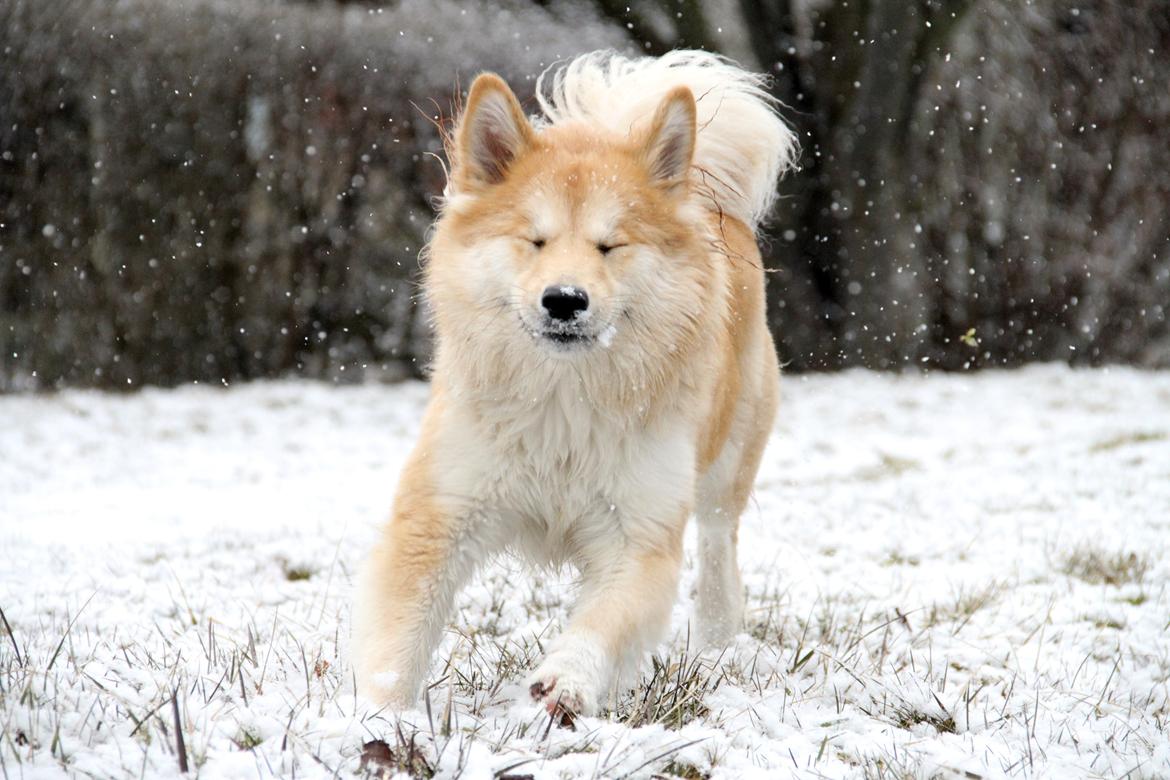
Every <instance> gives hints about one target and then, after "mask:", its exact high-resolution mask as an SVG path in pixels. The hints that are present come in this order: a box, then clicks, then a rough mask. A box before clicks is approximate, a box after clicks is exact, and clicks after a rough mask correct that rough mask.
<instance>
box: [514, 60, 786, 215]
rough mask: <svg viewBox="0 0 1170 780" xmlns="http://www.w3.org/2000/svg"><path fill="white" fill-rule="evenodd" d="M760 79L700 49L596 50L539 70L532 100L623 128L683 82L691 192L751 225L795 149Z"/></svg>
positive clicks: (553, 119)
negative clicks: (691, 104) (650, 53)
mask: <svg viewBox="0 0 1170 780" xmlns="http://www.w3.org/2000/svg"><path fill="white" fill-rule="evenodd" d="M764 84H765V77H764V76H761V75H758V74H755V73H749V72H747V71H745V70H743V69H741V68H739V67H737V66H736V65H734V64H733V63H732V62H731V61H729V60H728V59H726V58H724V57H720V56H719V55H716V54H711V53H709V52H704V51H672V52H670V53H668V54H666V55H664V56H662V57H642V58H633V59H631V58H628V57H625V56H622V55H620V54H617V53H616V52H612V51H598V52H593V53H591V54H585V55H582V56H580V57H577V58H576V59H574V60H572V61H571V62H569V63H568V64H565V65H561V66H554V67H553V68H550V69H549V70H546V71H545V72H544V73H543V74H542V75H541V77H540V80H539V81H538V82H537V99H538V100H539V101H540V107H541V109H542V110H543V112H544V115H545V117H546V118H547V120H548V121H549V122H550V123H552V124H560V123H562V122H582V123H585V124H589V125H593V126H595V127H603V128H605V129H607V130H610V131H613V132H617V133H623V134H624V133H628V132H629V131H630V130H631V129H632V128H634V127H637V126H640V125H642V124H644V123H646V122H648V121H649V120H650V118H651V117H653V116H654V111H655V109H656V108H657V107H658V104H659V102H660V101H661V100H662V98H663V97H664V96H665V95H666V94H667V93H668V92H669V91H670V90H671V89H673V88H675V87H679V86H685V87H688V88H689V89H690V90H691V92H692V93H693V94H694V96H695V101H696V107H697V109H698V135H697V136H696V142H695V156H694V165H693V167H692V169H691V177H692V179H693V180H694V182H695V191H696V193H697V194H698V195H699V196H700V197H702V198H704V199H705V200H706V201H707V205H708V206H711V205H712V204H711V201H714V208H717V209H720V210H722V211H723V212H724V213H726V214H730V215H732V216H735V217H737V218H739V219H741V220H743V221H744V222H746V223H747V224H748V225H750V226H751V227H753V228H754V227H755V226H756V225H757V224H759V222H760V220H761V219H763V218H764V216H765V215H766V214H767V212H768V209H769V208H770V207H771V206H772V202H773V201H774V200H775V198H776V179H777V178H778V177H779V176H780V175H781V174H782V173H783V172H784V171H785V170H787V169H788V168H789V167H791V165H792V163H793V161H794V159H795V157H796V148H797V147H796V136H795V134H794V133H793V132H792V131H791V130H790V129H789V128H788V127H787V125H785V124H784V121H783V120H782V119H781V118H780V117H779V116H778V115H777V113H776V105H777V103H776V100H775V99H774V98H773V97H772V96H771V95H769V94H768V92H767V91H765V89H764Z"/></svg>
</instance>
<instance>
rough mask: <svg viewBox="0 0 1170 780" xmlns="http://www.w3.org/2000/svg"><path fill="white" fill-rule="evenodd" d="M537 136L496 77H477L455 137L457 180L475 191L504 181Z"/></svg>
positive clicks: (506, 86) (501, 80)
mask: <svg viewBox="0 0 1170 780" xmlns="http://www.w3.org/2000/svg"><path fill="white" fill-rule="evenodd" d="M535 138H536V132H535V131H534V130H533V129H532V125H530V124H529V123H528V120H527V119H526V118H525V117H524V110H523V109H521V108H520V101H518V100H516V96H515V95H514V94H512V90H511V89H509V88H508V85H507V84H506V83H504V80H503V79H501V78H500V77H499V76H497V75H495V74H494V73H483V74H480V75H479V76H477V77H476V79H475V81H473V82H472V84H471V91H470V92H469V93H468V95H467V108H466V109H465V110H464V111H463V116H462V118H461V119H460V120H459V129H458V131H456V136H455V156H456V159H455V161H454V162H455V179H456V182H457V183H458V186H459V187H460V189H468V190H475V189H478V188H481V187H484V186H487V185H491V184H498V183H499V182H501V181H503V179H504V176H505V175H506V174H507V172H508V166H510V165H511V164H512V162H513V161H514V160H515V159H516V158H517V157H519V156H520V155H521V154H522V153H523V152H524V150H525V149H527V148H528V147H529V146H531V145H532V143H533V142H534V140H535Z"/></svg>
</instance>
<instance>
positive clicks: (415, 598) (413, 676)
mask: <svg viewBox="0 0 1170 780" xmlns="http://www.w3.org/2000/svg"><path fill="white" fill-rule="evenodd" d="M432 496H433V492H432V491H430V490H428V489H427V488H426V487H425V484H419V483H418V482H415V483H413V484H412V482H411V480H410V479H409V475H408V478H407V479H404V481H403V485H402V487H401V488H400V492H399V495H398V497H397V499H396V501H395V509H394V515H393V518H392V519H391V521H390V524H389V525H388V526H387V527H386V530H385V532H384V534H383V536H382V539H381V540H380V542H379V543H378V545H377V546H376V547H375V548H374V550H373V551H372V552H371V554H370V557H369V559H368V560H367V561H366V564H365V569H364V571H363V573H362V576H361V581H360V584H359V591H358V599H357V604H356V606H355V610H354V632H353V639H354V669H355V673H356V676H357V685H358V691H359V692H360V693H362V694H363V695H364V696H365V697H366V698H368V699H370V700H371V701H373V702H376V703H378V704H380V705H391V706H398V707H404V706H409V705H410V704H412V703H414V701H415V699H416V698H417V696H418V690H419V685H420V683H421V682H422V681H423V678H424V677H425V675H426V673H427V669H428V668H429V666H430V661H431V655H432V653H433V652H434V649H435V645H436V644H437V643H438V641H439V638H440V636H441V635H442V631H443V628H444V626H446V624H447V621H448V619H449V617H450V614H451V610H452V607H453V605H454V602H455V597H456V595H458V593H459V590H460V589H461V588H462V586H463V585H464V583H466V581H467V580H468V578H469V577H470V576H471V574H472V572H473V571H474V569H475V565H476V564H477V563H478V562H479V560H480V558H481V557H482V556H481V554H480V553H481V548H482V545H481V544H480V543H479V542H478V541H477V540H476V539H475V538H474V536H473V534H472V530H473V529H474V525H473V523H472V520H473V518H472V517H471V516H469V515H466V516H465V515H461V514H460V513H458V512H455V511H452V510H451V509H450V508H444V507H443V506H441V505H440V503H439V502H437V501H436V500H435V499H434V498H433V497H432Z"/></svg>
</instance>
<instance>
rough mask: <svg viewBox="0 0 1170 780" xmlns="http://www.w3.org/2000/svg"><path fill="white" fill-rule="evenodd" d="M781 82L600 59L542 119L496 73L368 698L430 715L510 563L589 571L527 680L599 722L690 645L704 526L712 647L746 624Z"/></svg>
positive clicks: (361, 633) (780, 158)
mask: <svg viewBox="0 0 1170 780" xmlns="http://www.w3.org/2000/svg"><path fill="white" fill-rule="evenodd" d="M550 79H551V81H550ZM761 82H762V78H761V77H759V76H756V75H753V74H750V73H747V72H745V71H743V70H740V69H739V68H737V67H735V66H734V65H732V64H731V63H729V62H728V61H726V60H724V59H721V58H719V57H717V56H715V55H712V54H707V53H703V52H696V51H680V52H673V53H671V54H669V55H667V56H665V57H662V58H658V59H654V58H645V59H627V58H624V57H622V56H619V55H616V54H613V53H608V52H600V53H595V54H590V55H586V56H584V57H580V58H578V59H576V60H574V61H572V62H571V63H569V64H568V65H566V66H563V67H562V68H560V69H559V70H558V71H556V72H555V73H552V74H551V76H550V75H549V74H546V76H544V77H542V82H541V83H540V84H538V89H537V91H538V100H539V102H540V107H541V110H542V114H543V116H542V117H540V118H538V119H534V120H532V121H530V120H529V119H528V118H526V117H525V115H524V112H523V110H522V109H521V107H520V104H519V103H518V102H517V100H516V97H515V96H514V95H513V93H512V92H511V90H510V89H509V88H508V86H507V85H506V84H505V83H504V82H503V81H502V80H501V79H500V78H499V77H497V76H495V75H492V74H483V75H480V76H479V77H478V78H476V79H475V82H474V83H473V84H472V86H471V90H470V93H469V95H468V99H467V103H466V107H465V109H464V111H463V112H462V115H461V117H460V118H459V121H458V123H457V127H456V130H455V133H454V135H453V138H452V141H451V144H450V148H449V149H448V152H449V157H450V160H451V164H452V170H451V176H450V182H449V185H448V191H447V193H446V198H445V201H444V203H443V206H442V209H441V215H440V217H439V220H438V222H437V224H436V225H435V228H434V234H433V238H432V239H431V241H430V244H429V247H428V250H427V258H426V263H425V273H426V278H425V290H426V295H427V299H428V302H429V304H430V307H431V310H432V312H433V317H434V325H435V330H436V334H437V347H436V356H435V363H434V376H433V382H432V394H431V400H430V404H429V406H428V408H427V411H426V415H425V418H424V420H423V423H422V431H421V435H420V437H419V441H418V443H417V445H416V446H415V449H414V452H413V454H412V455H411V456H410V459H409V460H408V462H407V465H406V466H405V468H404V470H403V473H402V476H401V482H400V483H399V486H398V493H397V497H396V499H395V502H394V509H393V515H392V519H391V521H390V523H389V525H388V526H387V527H386V529H385V533H384V535H383V536H382V538H381V540H380V542H379V543H378V544H377V546H376V548H375V549H374V550H373V551H372V553H371V555H370V557H369V560H368V562H367V564H366V567H365V571H364V573H363V575H362V579H361V582H360V585H359V594H358V604H357V606H356V608H355V614H354V650H355V657H354V662H355V667H356V670H357V680H358V686H359V690H360V691H361V692H362V693H363V694H364V695H366V696H367V697H369V698H370V699H372V700H374V701H376V702H379V703H384V704H392V705H396V706H405V705H409V704H411V703H413V701H414V700H415V698H416V697H417V694H418V689H419V684H420V682H421V681H422V679H423V677H424V676H425V674H426V672H427V669H428V666H429V664H430V660H431V655H432V652H433V650H434V647H435V644H436V643H437V641H438V639H439V637H440V634H441V632H442V630H443V628H444V626H445V624H446V623H447V620H448V618H449V616H450V613H451V610H452V606H453V603H454V601H455V597H456V594H457V593H458V591H459V589H460V588H461V587H462V585H463V584H464V583H465V582H466V581H467V580H468V578H469V577H470V576H471V574H472V573H473V571H474V569H475V568H476V566H477V565H478V564H479V563H480V562H481V561H483V560H484V559H485V558H487V557H488V556H490V555H492V554H495V553H498V552H503V551H511V552H515V553H518V554H520V555H522V556H524V557H526V558H529V559H531V560H533V561H535V562H537V563H541V564H547V563H552V564H559V563H562V562H570V563H572V564H573V565H575V566H576V568H577V569H578V570H579V572H580V575H581V583H582V587H581V593H580V596H579V600H578V602H577V603H576V605H575V607H574V609H573V613H572V617H571V620H570V621H569V624H568V626H567V627H566V628H565V629H564V631H563V632H562V633H561V634H560V636H559V637H558V638H557V639H556V640H555V641H553V643H552V644H551V646H550V647H549V650H548V653H547V655H546V656H545V657H544V659H543V660H542V661H541V663H540V664H539V666H538V667H537V669H536V670H535V671H534V672H533V673H532V676H531V678H530V679H529V681H528V685H529V689H530V691H531V693H532V696H533V697H534V698H536V699H543V700H544V701H545V703H546V706H547V707H548V708H549V711H550V713H552V714H554V715H558V716H561V717H562V718H564V719H571V718H572V716H573V715H574V714H579V713H580V714H589V713H591V712H593V711H595V710H596V709H597V707H598V705H599V703H600V702H601V701H602V700H603V698H604V696H605V694H606V693H607V691H608V690H609V688H610V686H611V685H613V684H614V682H615V680H616V679H618V675H619V673H620V672H621V671H623V670H629V669H630V668H631V667H633V668H636V664H637V663H638V662H639V661H641V660H642V658H643V656H644V654H645V653H646V651H647V650H649V649H652V647H653V646H654V644H655V643H656V642H657V641H659V640H660V639H661V637H662V634H663V633H664V631H665V630H666V629H667V628H668V623H669V618H670V612H671V607H672V604H673V602H674V599H675V597H676V590H677V583H678V576H679V568H680V564H681V560H682V551H683V531H684V529H685V527H686V523H687V518H688V517H689V516H690V515H692V514H694V516H695V517H696V520H697V524H698V541H699V565H700V572H699V579H698V590H697V595H696V613H697V614H696V624H697V636H698V638H699V639H700V640H701V641H702V642H704V643H707V644H717V643H721V642H724V641H726V640H727V639H728V638H730V637H732V636H733V635H734V634H735V632H736V631H737V630H738V629H739V627H740V623H741V620H742V615H743V592H742V586H741V583H740V575H739V570H738V566H737V563H736V535H737V527H738V523H739V516H740V513H741V512H742V511H743V509H744V505H745V503H746V501H747V499H748V495H749V493H750V491H751V487H752V482H753V480H754V479H755V474H756V469H757V467H758V465H759V462H760V457H761V455H762V453H763V450H764V446H765V443H766V441H767V438H768V433H769V431H770V430H771V428H772V421H773V417H774V414H775V410H776V404H777V397H778V382H779V369H778V365H777V360H776V354H775V350H774V348H773V344H772V338H771V336H770V335H769V333H768V330H767V327H766V323H765V306H764V272H763V269H762V268H761V263H760V257H759V253H758V251H757V248H756V243H755V235H754V230H755V228H756V225H757V224H758V221H759V220H760V218H761V217H762V216H763V215H764V214H765V212H766V211H767V209H768V208H769V206H770V205H771V202H772V200H773V197H774V191H775V186H776V179H777V177H778V176H779V174H780V173H781V172H782V171H783V169H784V168H786V167H787V166H788V165H789V164H790V163H791V160H792V157H793V154H794V146H795V142H794V137H793V134H792V133H791V132H790V131H789V130H788V128H787V127H786V126H785V125H784V123H783V122H782V121H781V120H780V118H779V117H778V116H777V115H776V112H775V110H774V105H773V102H772V101H771V99H770V98H769V97H768V95H767V93H766V92H764V91H763V89H762V88H761Z"/></svg>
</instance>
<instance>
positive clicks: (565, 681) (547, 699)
mask: <svg viewBox="0 0 1170 780" xmlns="http://www.w3.org/2000/svg"><path fill="white" fill-rule="evenodd" d="M599 656H600V654H599V653H598V652H597V651H596V650H595V649H594V648H593V647H591V646H590V645H589V644H588V643H585V642H582V641H581V640H576V641H572V642H564V643H562V646H561V647H559V648H557V649H555V650H553V651H552V652H551V653H549V655H548V656H547V657H546V658H545V659H544V661H542V662H541V664H540V666H538V667H537V668H536V671H535V672H533V673H532V675H531V676H530V677H529V678H528V692H529V693H530V694H531V695H532V698H533V699H534V700H536V701H540V702H544V707H545V709H547V710H548V714H549V715H550V716H551V717H552V718H553V719H554V720H555V721H556V722H557V723H559V724H560V725H561V726H563V727H565V728H572V726H573V722H574V721H575V720H576V718H577V716H579V715H592V714H593V713H594V711H596V709H597V702H598V699H599V698H600V693H601V690H602V686H603V685H604V682H603V681H604V680H605V679H607V676H606V674H605V671H606V670H605V669H604V668H603V666H604V664H603V662H602V659H601V658H600V657H599Z"/></svg>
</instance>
